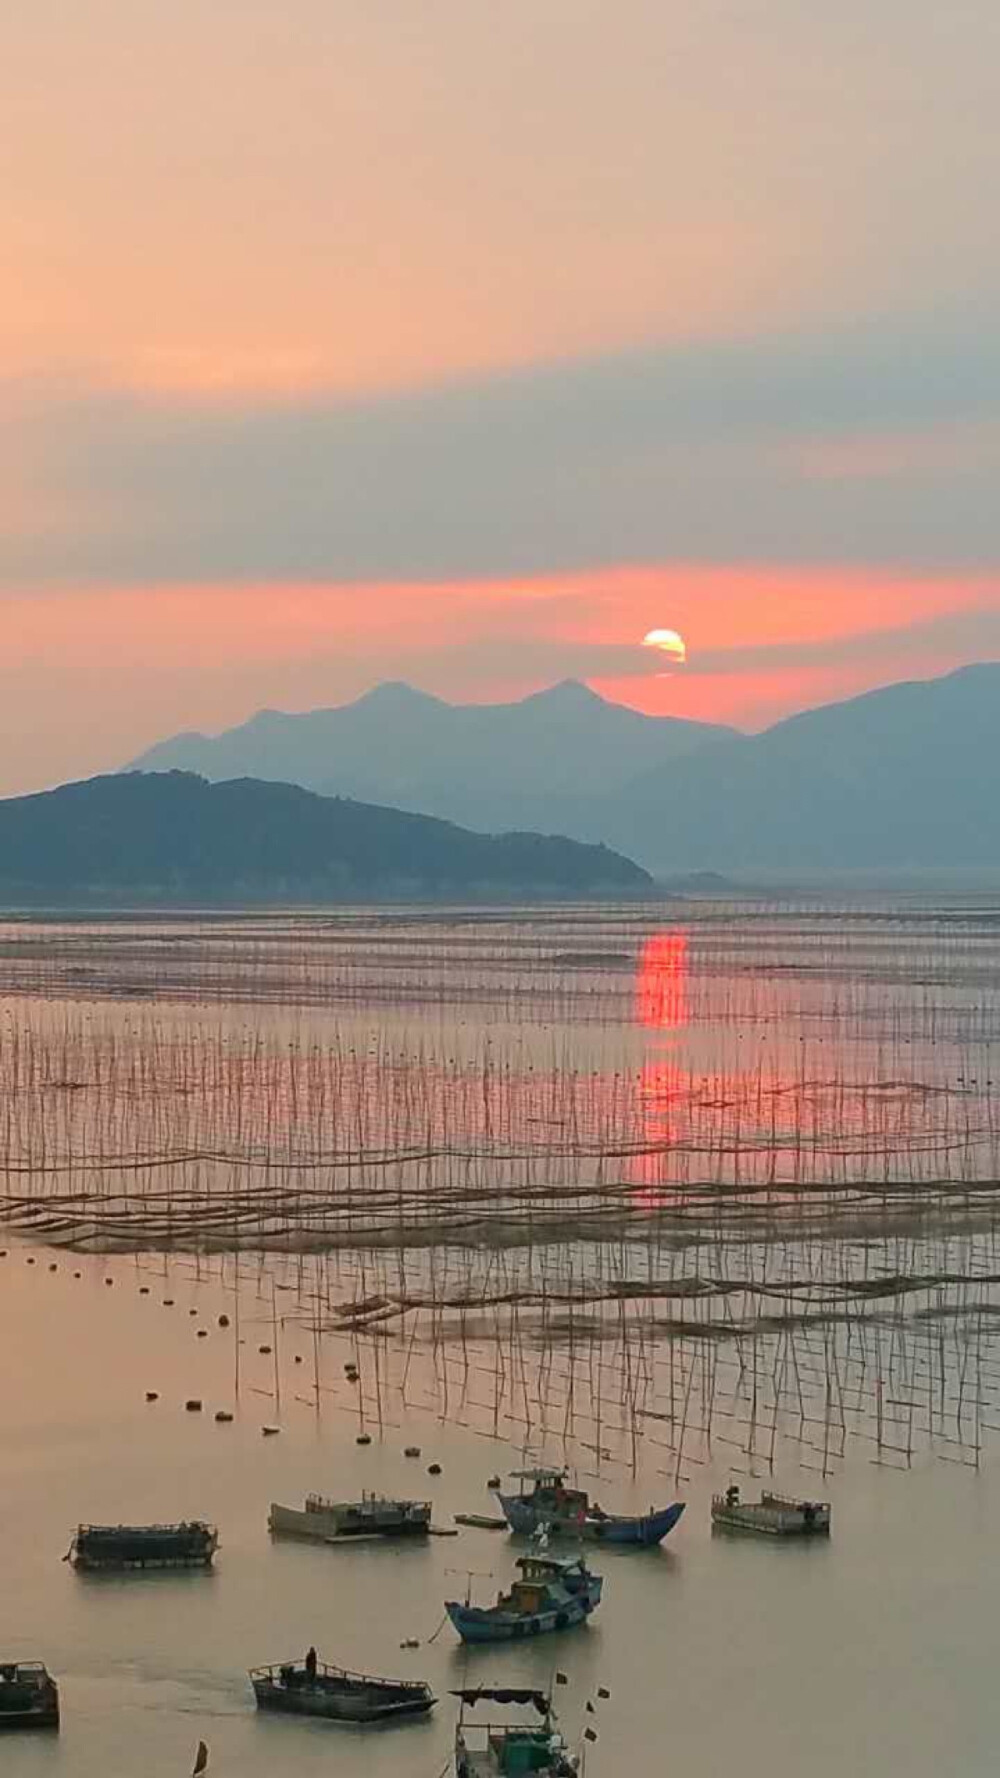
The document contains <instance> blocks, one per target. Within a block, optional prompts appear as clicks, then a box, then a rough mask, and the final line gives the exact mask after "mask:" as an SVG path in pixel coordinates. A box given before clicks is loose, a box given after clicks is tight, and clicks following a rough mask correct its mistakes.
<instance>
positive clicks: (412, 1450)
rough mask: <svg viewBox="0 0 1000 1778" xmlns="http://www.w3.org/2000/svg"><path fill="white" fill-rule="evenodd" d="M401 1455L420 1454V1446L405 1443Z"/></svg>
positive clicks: (414, 1455)
mask: <svg viewBox="0 0 1000 1778" xmlns="http://www.w3.org/2000/svg"><path fill="white" fill-rule="evenodd" d="M403 1456H404V1457H419V1456H420V1446H419V1445H407V1447H406V1450H405V1451H404V1452H403Z"/></svg>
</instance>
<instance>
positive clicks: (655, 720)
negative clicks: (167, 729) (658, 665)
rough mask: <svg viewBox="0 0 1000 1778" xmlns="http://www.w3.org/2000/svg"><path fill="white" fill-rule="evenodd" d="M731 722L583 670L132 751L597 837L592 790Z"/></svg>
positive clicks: (207, 769) (431, 810) (488, 823)
mask: <svg viewBox="0 0 1000 1778" xmlns="http://www.w3.org/2000/svg"><path fill="white" fill-rule="evenodd" d="M734 734H735V731H734V730H733V729H727V728H721V727H714V726H712V725H711V724H707V723H700V722H684V721H680V720H679V719H678V718H676V717H671V716H644V715H642V714H641V713H640V712H639V711H638V710H630V709H628V708H627V707H626V706H624V705H622V704H612V703H609V702H608V701H607V700H606V699H604V698H601V697H599V696H598V694H597V693H596V692H593V691H591V690H590V689H589V687H587V686H585V685H581V684H579V683H578V682H577V681H575V680H564V681H563V683H562V684H560V685H555V686H552V687H551V688H550V690H548V691H543V692H537V693H535V694H533V695H532V696H530V697H527V698H523V699H521V700H520V701H519V702H517V703H509V704H449V703H446V702H445V701H444V699H442V698H435V697H431V696H429V695H428V694H427V693H426V692H421V691H416V690H414V688H413V687H412V686H410V685H402V684H398V683H394V684H386V685H378V686H376V687H375V688H374V690H372V691H370V692H367V693H366V694H365V696H364V697H361V698H359V699H358V700H357V702H356V703H352V704H345V705H342V706H339V707H336V708H334V709H329V710H311V711H307V712H305V713H304V714H302V715H287V714H285V713H284V712H282V711H279V710H260V711H258V713H257V714H256V716H252V717H251V718H250V720H249V721H248V722H245V723H241V724H240V726H239V727H238V728H232V729H228V730H227V731H226V732H225V733H224V734H221V735H218V736H215V737H209V736H207V735H200V734H182V735H177V736H175V737H174V738H173V739H172V740H168V741H164V742H162V743H160V745H158V746H156V747H152V748H150V750H149V751H148V752H147V753H144V754H143V755H142V756H141V757H140V758H139V759H137V760H135V761H133V762H132V763H133V766H134V767H135V769H137V770H139V771H144V772H159V771H168V770H169V771H173V770H178V771H190V772H198V773H200V774H201V775H202V776H203V777H206V778H209V779H211V780H213V781H215V782H219V781H220V780H222V779H225V778H236V777H249V778H261V779H265V780H273V781H275V782H280V783H285V784H301V785H303V786H305V788H306V789H308V790H317V791H319V792H320V794H321V795H324V796H350V797H357V798H359V799H360V800H361V801H363V802H372V803H383V804H385V805H386V806H388V807H389V808H394V809H408V810H411V811H415V812H417V813H419V814H424V815H437V816H440V817H441V818H442V819H443V820H445V821H457V822H459V823H461V824H463V825H465V826H468V827H473V828H478V829H480V830H481V831H483V832H486V833H503V832H506V831H508V830H510V829H520V830H539V831H542V832H544V833H566V834H572V835H574V836H578V835H582V837H584V838H587V839H590V838H591V837H594V835H595V834H597V829H598V828H599V827H600V825H601V818H600V811H599V810H597V811H595V809H594V807H593V805H594V803H595V801H596V802H598V803H600V802H602V801H603V800H605V799H607V800H612V799H614V798H615V797H617V796H618V795H619V794H620V792H621V791H622V790H623V789H624V788H625V787H626V786H627V785H628V784H629V783H630V782H631V781H632V780H633V779H635V778H637V777H638V776H640V775H641V774H643V773H645V772H652V771H655V770H656V769H657V768H659V767H668V766H672V765H673V764H674V763H675V761H677V760H679V759H682V758H683V757H684V756H685V755H686V754H689V753H692V752H694V751H695V750H696V749H697V748H699V747H702V746H704V745H706V744H707V743H708V742H712V741H718V740H726V739H729V738H730V737H732V736H733V735H734ZM597 837H599V835H597Z"/></svg>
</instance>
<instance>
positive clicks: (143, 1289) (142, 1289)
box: [73, 1272, 149, 1296]
mask: <svg viewBox="0 0 1000 1778" xmlns="http://www.w3.org/2000/svg"><path fill="white" fill-rule="evenodd" d="M73 1276H74V1278H79V1276H80V1274H79V1272H74V1274H73ZM139 1295H140V1296H148V1295H149V1285H148V1284H140V1286H139Z"/></svg>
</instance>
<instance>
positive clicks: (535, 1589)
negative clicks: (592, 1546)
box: [445, 1556, 604, 1642]
mask: <svg viewBox="0 0 1000 1778" xmlns="http://www.w3.org/2000/svg"><path fill="white" fill-rule="evenodd" d="M517 1567H518V1568H519V1569H520V1571H521V1574H520V1579H519V1580H515V1581H514V1582H513V1583H512V1584H511V1588H510V1591H509V1592H508V1593H500V1594H498V1596H497V1602H496V1604H495V1605H489V1606H486V1607H482V1606H478V1605H472V1604H471V1603H470V1602H469V1601H468V1600H466V1603H465V1604H464V1605H461V1604H458V1603H457V1602H456V1601H454V1600H450V1601H446V1603H445V1610H446V1612H447V1613H448V1616H449V1617H450V1618H451V1621H452V1623H453V1624H454V1626H455V1628H456V1630H457V1631H458V1633H459V1635H460V1636H461V1638H462V1641H463V1642H512V1641H514V1640H516V1639H519V1638H521V1637H524V1636H538V1635H541V1634H542V1633H543V1632H544V1631H547V1630H568V1629H570V1627H571V1626H572V1625H573V1624H582V1623H585V1622H586V1620H587V1618H588V1617H589V1616H590V1614H591V1612H592V1611H594V1610H595V1609H596V1608H597V1606H598V1605H600V1603H601V1592H602V1589H603V1587H604V1581H603V1579H602V1578H601V1576H600V1575H599V1574H591V1572H590V1569H589V1568H588V1567H587V1566H586V1564H585V1562H584V1560H583V1558H582V1556H576V1557H574V1558H573V1559H572V1560H571V1561H560V1560H559V1559H558V1558H557V1557H555V1556H521V1557H520V1558H519V1560H518V1562H517Z"/></svg>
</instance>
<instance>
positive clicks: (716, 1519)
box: [712, 1482, 830, 1537]
mask: <svg viewBox="0 0 1000 1778" xmlns="http://www.w3.org/2000/svg"><path fill="white" fill-rule="evenodd" d="M712 1524H713V1525H720V1526H722V1527H723V1528H724V1529H725V1530H727V1531H759V1532H761V1533H762V1534H763V1535H764V1536H766V1537H829V1535H830V1503H829V1501H827V1500H793V1499H790V1498H789V1496H788V1495H786V1494H769V1493H766V1492H765V1493H762V1494H761V1497H760V1499H759V1500H741V1499H740V1491H739V1488H738V1487H737V1486H736V1484H735V1482H734V1483H733V1484H732V1485H731V1486H730V1487H728V1488H727V1489H726V1492H725V1493H724V1494H713V1495H712Z"/></svg>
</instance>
